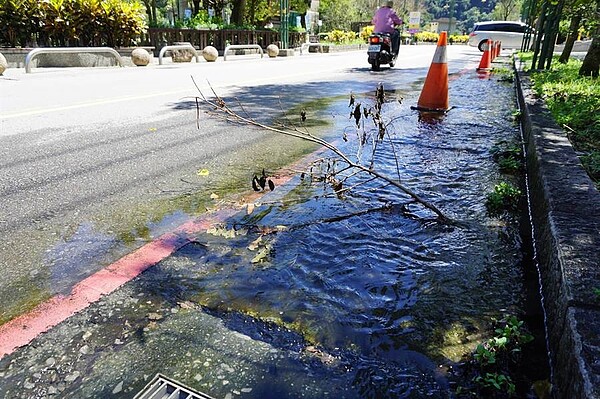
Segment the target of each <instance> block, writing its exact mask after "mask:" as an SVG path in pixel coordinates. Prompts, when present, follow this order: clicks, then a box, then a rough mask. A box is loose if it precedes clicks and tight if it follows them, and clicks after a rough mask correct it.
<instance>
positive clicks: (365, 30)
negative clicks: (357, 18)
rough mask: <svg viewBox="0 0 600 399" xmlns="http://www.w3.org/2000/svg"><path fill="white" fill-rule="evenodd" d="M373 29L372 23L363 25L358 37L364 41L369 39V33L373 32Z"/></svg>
mask: <svg viewBox="0 0 600 399" xmlns="http://www.w3.org/2000/svg"><path fill="white" fill-rule="evenodd" d="M374 30H375V26H373V25H369V26H365V27H364V28H362V30H361V31H360V38H361V39H362V40H364V41H365V42H367V41H368V40H369V36H371V34H372V33H373V31H374Z"/></svg>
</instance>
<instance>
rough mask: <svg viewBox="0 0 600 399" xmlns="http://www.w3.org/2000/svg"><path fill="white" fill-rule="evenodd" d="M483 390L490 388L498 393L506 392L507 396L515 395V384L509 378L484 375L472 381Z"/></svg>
mask: <svg viewBox="0 0 600 399" xmlns="http://www.w3.org/2000/svg"><path fill="white" fill-rule="evenodd" d="M473 381H475V382H476V383H477V384H479V385H481V386H482V387H484V388H491V389H494V390H497V391H499V392H506V393H507V394H508V395H513V394H514V393H515V384H514V383H513V382H512V379H511V378H510V376H507V375H504V374H498V373H485V375H484V376H481V375H480V376H477V377H475V379H474V380H473Z"/></svg>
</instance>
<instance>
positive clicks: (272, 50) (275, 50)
mask: <svg viewBox="0 0 600 399" xmlns="http://www.w3.org/2000/svg"><path fill="white" fill-rule="evenodd" d="M267 54H268V55H269V57H270V58H275V57H277V56H278V55H279V47H277V46H276V45H274V44H269V45H268V46H267Z"/></svg>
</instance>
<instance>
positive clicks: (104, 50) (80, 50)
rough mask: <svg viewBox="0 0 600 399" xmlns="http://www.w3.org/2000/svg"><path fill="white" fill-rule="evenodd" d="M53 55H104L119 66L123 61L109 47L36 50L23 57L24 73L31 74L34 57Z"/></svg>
mask: <svg viewBox="0 0 600 399" xmlns="http://www.w3.org/2000/svg"><path fill="white" fill-rule="evenodd" d="M54 53H65V54H73V53H104V54H110V55H112V56H113V57H115V59H116V60H117V63H118V64H119V66H121V67H122V66H124V64H123V60H122V59H121V56H120V55H119V53H118V52H117V51H116V50H115V49H113V48H110V47H52V48H42V47H41V48H36V49H33V50H31V51H30V52H29V53H28V54H27V56H26V57H25V73H30V72H31V62H32V61H33V59H34V58H35V57H37V56H38V55H40V54H54Z"/></svg>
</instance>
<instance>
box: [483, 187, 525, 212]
mask: <svg viewBox="0 0 600 399" xmlns="http://www.w3.org/2000/svg"><path fill="white" fill-rule="evenodd" d="M520 197H521V190H519V189H518V188H517V187H515V186H513V185H512V184H511V183H508V182H501V183H499V184H496V185H495V186H494V191H493V192H491V193H489V194H488V196H487V199H486V202H485V208H486V210H487V212H488V214H489V215H490V216H499V215H501V214H503V213H504V212H516V211H517V210H518V205H519V198H520Z"/></svg>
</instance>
